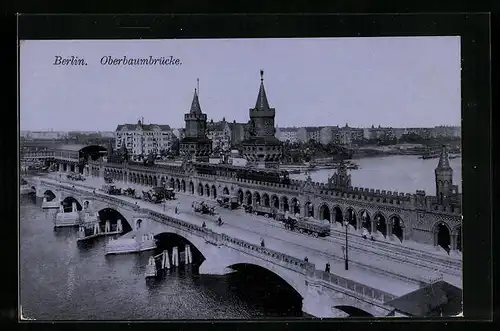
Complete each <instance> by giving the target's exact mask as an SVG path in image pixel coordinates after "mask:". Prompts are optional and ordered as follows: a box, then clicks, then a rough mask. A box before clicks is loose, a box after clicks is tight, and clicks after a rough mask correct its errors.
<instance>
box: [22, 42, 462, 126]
mask: <svg viewBox="0 0 500 331" xmlns="http://www.w3.org/2000/svg"><path fill="white" fill-rule="evenodd" d="M56 55H59V56H63V57H69V56H71V55H74V56H77V57H79V58H83V59H85V61H86V62H87V64H88V65H87V66H56V65H54V64H53V63H54V59H55V56H56ZM170 55H172V56H174V57H175V58H179V59H180V62H181V63H182V64H181V65H179V66H160V65H156V66H123V65H118V66H108V65H102V64H101V63H100V61H101V58H102V57H103V56H112V57H117V58H123V56H127V57H128V58H137V57H149V56H153V57H161V56H164V57H167V56H170ZM260 69H263V70H264V85H265V87H266V92H267V96H268V100H269V103H270V106H271V107H274V108H276V125H277V126H280V127H285V126H322V125H345V123H348V124H349V126H355V127H357V126H359V127H368V126H371V125H372V124H373V125H376V126H378V125H382V126H392V127H433V126H435V125H460V107H461V106H460V102H461V101H460V39H459V37H412V38H408V37H403V38H321V39H232V40H224V39H219V40H214V39H211V40H208V39H205V40H116V41H108V40H98V41H97V40H94V41H79V40H78V41H38V40H37V41H33V40H29V41H23V42H22V43H21V48H20V125H21V130H49V129H53V130H61V131H67V130H82V131H93V130H100V131H114V130H115V129H116V126H117V125H118V124H123V123H136V122H137V119H138V118H139V117H144V119H145V122H146V123H157V124H169V125H171V126H172V127H184V113H186V112H188V111H189V108H190V105H191V100H192V98H193V92H194V89H195V88H196V79H197V78H199V79H200V104H201V108H202V111H203V112H204V113H206V114H207V115H208V118H209V119H210V118H212V119H214V121H215V120H221V119H222V118H223V117H225V118H226V120H228V121H233V120H236V121H237V122H247V121H248V116H249V115H248V109H249V108H251V107H254V105H255V102H256V98H257V93H258V89H259V84H260V76H259V75H260V74H259V71H260Z"/></svg>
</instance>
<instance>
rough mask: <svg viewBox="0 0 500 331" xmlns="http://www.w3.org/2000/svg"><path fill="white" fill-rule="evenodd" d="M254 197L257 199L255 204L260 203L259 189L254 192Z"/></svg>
mask: <svg viewBox="0 0 500 331" xmlns="http://www.w3.org/2000/svg"><path fill="white" fill-rule="evenodd" d="M253 198H254V200H255V204H256V205H260V193H259V192H257V191H255V192H253Z"/></svg>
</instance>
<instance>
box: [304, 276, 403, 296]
mask: <svg viewBox="0 0 500 331" xmlns="http://www.w3.org/2000/svg"><path fill="white" fill-rule="evenodd" d="M314 276H315V277H316V278H319V279H321V280H324V281H326V282H328V283H331V284H334V285H337V286H340V287H343V288H347V289H348V290H351V291H354V292H356V293H358V294H361V295H363V296H364V297H368V298H371V299H374V300H377V301H379V302H387V301H389V300H392V299H395V298H396V296H394V295H392V294H390V293H387V292H384V291H381V290H378V289H376V288H373V287H370V286H367V285H363V284H360V283H358V282H355V281H352V280H350V279H347V278H344V277H340V276H337V275H334V274H331V273H329V272H326V271H322V270H315V271H314Z"/></svg>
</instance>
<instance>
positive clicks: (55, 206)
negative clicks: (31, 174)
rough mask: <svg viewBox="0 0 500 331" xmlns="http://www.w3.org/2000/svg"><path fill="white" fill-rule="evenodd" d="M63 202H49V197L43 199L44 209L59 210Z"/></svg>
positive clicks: (54, 200) (56, 200) (53, 200)
mask: <svg viewBox="0 0 500 331" xmlns="http://www.w3.org/2000/svg"><path fill="white" fill-rule="evenodd" d="M60 205H61V202H60V201H59V199H52V200H51V201H47V197H44V198H43V202H42V209H59V206H60Z"/></svg>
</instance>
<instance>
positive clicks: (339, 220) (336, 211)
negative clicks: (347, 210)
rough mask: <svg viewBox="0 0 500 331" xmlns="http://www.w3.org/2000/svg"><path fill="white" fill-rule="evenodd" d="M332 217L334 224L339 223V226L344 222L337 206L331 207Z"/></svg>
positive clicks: (340, 210)
mask: <svg viewBox="0 0 500 331" xmlns="http://www.w3.org/2000/svg"><path fill="white" fill-rule="evenodd" d="M333 216H334V217H333V219H334V220H335V222H337V223H341V224H342V223H343V222H344V217H343V214H342V209H340V207H338V206H336V207H333Z"/></svg>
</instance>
